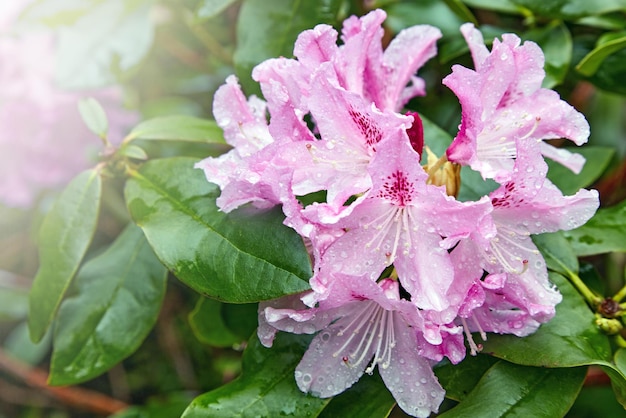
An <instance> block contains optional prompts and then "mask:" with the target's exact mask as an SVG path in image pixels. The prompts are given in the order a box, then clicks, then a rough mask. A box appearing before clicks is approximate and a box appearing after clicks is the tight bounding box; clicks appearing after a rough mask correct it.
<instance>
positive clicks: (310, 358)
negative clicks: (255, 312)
mask: <svg viewBox="0 0 626 418" xmlns="http://www.w3.org/2000/svg"><path fill="white" fill-rule="evenodd" d="M334 283H335V285H334V286H333V293H332V295H333V296H332V298H330V299H327V300H325V301H322V302H320V305H319V307H317V308H311V309H306V308H305V307H304V306H301V307H300V309H298V308H296V307H295V304H294V302H295V298H293V297H288V298H287V299H286V300H285V302H286V305H287V307H279V306H280V305H281V302H280V301H281V300H279V301H275V302H271V305H269V306H268V304H264V303H262V304H261V306H260V307H259V318H260V321H259V323H260V326H259V337H260V339H261V341H262V342H263V343H264V344H265V345H266V346H270V345H271V340H272V339H273V334H274V333H275V332H276V329H279V330H283V331H287V332H293V333H304V334H312V333H315V332H318V334H317V335H316V336H315V338H314V339H313V341H312V342H311V344H310V346H309V349H308V350H307V352H306V353H305V354H304V357H303V358H302V360H301V361H300V364H298V366H297V367H296V371H295V378H296V383H297V384H298V387H299V388H300V390H302V391H303V392H310V393H312V394H313V395H315V396H319V397H322V398H327V397H331V396H335V395H337V394H339V393H341V392H343V391H344V390H346V389H348V388H349V387H351V386H352V385H353V384H354V383H355V382H357V381H358V380H359V378H360V377H361V376H362V375H363V373H364V372H365V373H370V374H371V373H372V372H373V370H374V368H375V367H376V366H378V371H379V373H380V375H381V377H382V378H383V381H384V382H385V385H386V386H387V388H388V389H389V391H390V392H391V393H392V395H393V396H394V398H395V399H396V401H397V402H398V405H399V406H400V407H401V408H402V409H403V410H404V411H405V412H406V413H408V414H410V415H412V416H416V417H427V416H429V415H430V413H431V412H436V411H437V410H438V409H439V405H440V404H441V402H442V401H443V397H444V391H443V389H442V388H441V386H440V385H439V383H438V381H437V378H436V377H435V375H434V374H433V372H432V369H431V365H432V364H431V361H430V360H428V359H426V358H424V357H422V356H421V355H420V354H419V352H418V349H417V334H418V333H419V332H420V330H421V328H422V320H421V317H420V315H419V312H418V311H417V309H416V308H415V306H414V305H413V304H412V303H410V302H408V301H406V300H402V299H400V296H399V286H398V282H396V281H393V280H390V279H384V280H382V281H381V282H380V283H378V284H377V283H375V282H373V281H370V280H368V279H366V278H359V277H354V276H344V275H341V276H340V277H338V279H337V281H335V282H334ZM272 328H274V330H272Z"/></svg>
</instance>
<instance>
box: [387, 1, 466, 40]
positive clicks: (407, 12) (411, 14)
mask: <svg viewBox="0 0 626 418" xmlns="http://www.w3.org/2000/svg"><path fill="white" fill-rule="evenodd" d="M463 8H465V5H463V4H462V3H460V2H458V1H456V0H447V1H446V2H442V1H439V0H423V1H419V2H394V3H392V4H390V5H388V6H387V7H386V8H385V11H386V12H387V20H385V27H388V28H389V29H390V30H391V31H392V32H393V33H398V32H400V31H401V30H402V29H405V28H408V27H410V26H413V25H420V24H430V25H433V26H436V27H437V28H439V29H440V30H441V32H442V33H443V35H444V37H445V36H454V35H457V34H460V32H459V27H460V26H461V24H462V23H463V22H465V21H466V18H467V17H468V16H465V15H464V16H463V19H461V18H460V17H459V14H464V13H463V11H462V9H463ZM470 16H471V13H470ZM467 20H468V21H472V20H471V19H467Z"/></svg>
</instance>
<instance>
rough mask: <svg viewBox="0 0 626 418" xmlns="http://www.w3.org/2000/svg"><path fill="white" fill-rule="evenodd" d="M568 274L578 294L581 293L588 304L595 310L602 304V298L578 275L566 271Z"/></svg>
mask: <svg viewBox="0 0 626 418" xmlns="http://www.w3.org/2000/svg"><path fill="white" fill-rule="evenodd" d="M566 272H567V276H568V279H569V281H570V282H571V283H572V284H573V285H574V287H576V290H578V293H580V294H581V295H582V296H583V297H584V298H585V300H586V301H587V303H588V304H589V305H590V306H591V307H592V308H594V309H595V308H596V307H597V306H598V305H599V304H600V303H601V302H602V298H601V297H600V296H598V295H596V294H595V293H594V292H593V291H591V290H590V289H589V288H588V287H587V285H586V284H585V282H583V281H582V279H581V278H580V277H579V276H578V275H577V274H576V273H574V272H573V271H571V270H569V269H566Z"/></svg>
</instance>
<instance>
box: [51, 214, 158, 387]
mask: <svg viewBox="0 0 626 418" xmlns="http://www.w3.org/2000/svg"><path fill="white" fill-rule="evenodd" d="M166 273H167V270H166V269H165V268H164V267H163V266H162V265H161V263H160V262H159V260H158V259H157V258H156V256H155V255H154V253H153V252H152V249H151V248H150V245H148V243H147V241H146V239H145V238H144V236H143V233H142V232H141V229H139V228H138V227H136V226H135V225H132V224H131V225H129V226H127V227H126V229H125V230H124V231H123V232H122V233H121V234H120V235H119V236H118V237H117V239H116V240H115V241H114V242H113V244H112V245H111V246H110V247H109V248H108V249H107V250H106V251H105V252H103V253H102V254H100V255H99V256H97V257H95V258H93V259H91V260H89V261H88V262H87V263H85V265H84V266H83V267H82V268H81V269H80V271H79V273H78V276H77V277H76V280H75V286H76V293H75V294H74V295H73V296H72V297H69V298H67V299H66V300H65V301H64V302H63V304H62V305H61V308H60V309H59V314H58V321H57V323H56V327H55V330H54V350H53V353H52V362H51V366H50V379H49V383H50V384H51V385H67V384H76V383H80V382H84V381H86V380H89V379H92V378H94V377H96V376H98V375H100V374H102V373H104V372H105V371H107V370H108V369H110V368H111V367H113V366H114V365H115V364H117V363H118V362H120V361H121V360H123V359H124V358H126V357H128V356H129V355H130V354H132V353H133V352H134V351H135V350H136V349H137V348H138V347H139V345H140V344H141V343H142V341H143V340H144V339H145V337H146V336H147V335H148V333H149V332H150V330H151V329H152V327H153V326H154V324H155V322H156V320H157V315H158V314H159V310H160V307H161V302H162V300H163V296H164V295H165V285H166V277H167V275H166Z"/></svg>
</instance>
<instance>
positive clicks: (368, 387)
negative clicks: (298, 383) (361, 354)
mask: <svg viewBox="0 0 626 418" xmlns="http://www.w3.org/2000/svg"><path fill="white" fill-rule="evenodd" d="M395 404H396V401H395V399H394V398H393V396H391V393H390V392H389V390H388V389H387V387H386V386H385V383H384V382H383V380H382V379H381V377H380V375H379V374H378V373H374V374H373V375H371V376H369V375H368V374H367V373H366V374H364V375H363V376H361V378H360V379H359V381H358V382H357V383H356V384H355V385H354V386H352V387H351V388H350V389H348V390H347V391H345V392H343V393H341V394H339V395H337V396H335V397H334V398H332V400H331V401H330V403H329V404H328V405H327V406H326V407H325V408H324V410H323V411H322V413H321V414H319V418H344V417H350V418H384V417H387V416H389V414H390V413H391V410H392V409H393V407H394V406H395Z"/></svg>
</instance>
